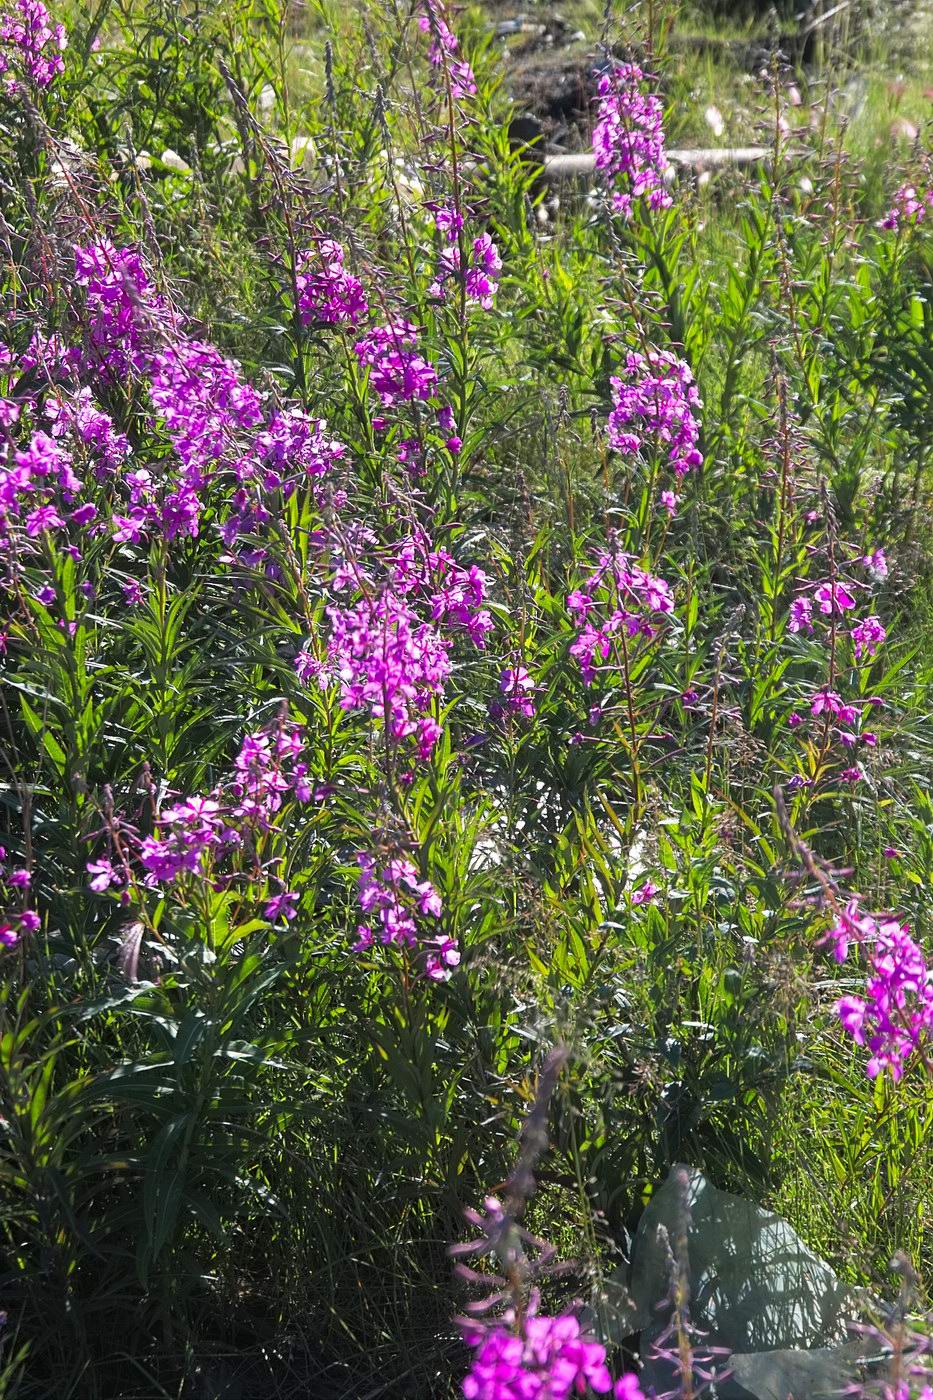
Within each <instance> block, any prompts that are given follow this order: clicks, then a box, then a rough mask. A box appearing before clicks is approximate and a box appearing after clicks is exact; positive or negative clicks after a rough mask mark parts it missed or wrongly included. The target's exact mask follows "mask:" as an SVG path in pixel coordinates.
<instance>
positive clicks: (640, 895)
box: [632, 880, 658, 905]
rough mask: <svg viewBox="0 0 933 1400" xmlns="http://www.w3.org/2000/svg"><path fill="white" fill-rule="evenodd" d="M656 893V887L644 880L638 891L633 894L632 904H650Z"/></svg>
mask: <svg viewBox="0 0 933 1400" xmlns="http://www.w3.org/2000/svg"><path fill="white" fill-rule="evenodd" d="M657 892H658V887H657V885H653V884H652V883H651V881H650V880H646V881H645V883H644V884H643V885H642V886H641V887H640V888H639V889H637V890H635V891H634V892H633V894H632V903H633V904H635V905H639V904H650V903H651V902H652V900H653V899H654V897H655V895H656V894H657Z"/></svg>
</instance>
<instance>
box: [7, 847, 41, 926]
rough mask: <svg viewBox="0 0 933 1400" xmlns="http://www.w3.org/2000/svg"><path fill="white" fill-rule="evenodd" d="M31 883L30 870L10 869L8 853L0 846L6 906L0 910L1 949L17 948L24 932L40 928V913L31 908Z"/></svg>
mask: <svg viewBox="0 0 933 1400" xmlns="http://www.w3.org/2000/svg"><path fill="white" fill-rule="evenodd" d="M31 885H32V876H31V874H30V873H29V871H28V870H25V869H22V868H19V869H8V867H7V853H6V851H5V850H4V848H3V846H0V890H2V891H3V899H4V905H5V906H6V907H5V908H4V909H3V910H2V911H0V949H3V948H15V947H16V945H17V944H18V943H19V941H20V939H21V938H22V936H23V934H24V933H35V932H36V931H37V930H38V928H39V915H38V914H37V913H36V911H35V910H34V909H30V908H29V902H28V901H29V890H30V887H31ZM14 906H15V907H14Z"/></svg>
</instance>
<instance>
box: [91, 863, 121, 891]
mask: <svg viewBox="0 0 933 1400" xmlns="http://www.w3.org/2000/svg"><path fill="white" fill-rule="evenodd" d="M86 868H87V872H88V874H89V875H90V876H91V879H90V880H89V881H88V884H89V885H90V887H91V889H92V890H96V892H97V893H98V894H103V892H104V891H105V890H109V888H110V886H111V885H118V884H120V876H119V875H118V874H117V872H116V870H114V868H113V866H112V865H111V863H110V861H109V860H89V861H88V863H87V867H86Z"/></svg>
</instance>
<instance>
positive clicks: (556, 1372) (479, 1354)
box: [463, 1311, 644, 1400]
mask: <svg viewBox="0 0 933 1400" xmlns="http://www.w3.org/2000/svg"><path fill="white" fill-rule="evenodd" d="M464 1332H465V1338H466V1341H467V1342H468V1343H469V1344H470V1345H471V1346H473V1347H475V1349H476V1352H475V1356H474V1358H473V1362H472V1364H471V1366H470V1370H469V1372H468V1373H467V1375H466V1377H465V1378H464V1381H463V1394H464V1397H465V1400H572V1397H574V1396H584V1395H586V1394H588V1393H589V1392H591V1391H592V1392H593V1393H595V1394H596V1395H608V1394H609V1393H610V1392H612V1394H613V1395H614V1396H615V1400H644V1396H643V1395H642V1391H641V1387H640V1386H639V1384H638V1378H637V1376H635V1375H633V1374H631V1373H630V1374H628V1375H625V1376H622V1377H621V1378H620V1379H619V1380H618V1381H617V1382H616V1383H615V1386H613V1382H612V1376H611V1375H610V1373H609V1369H608V1367H607V1365H606V1348H605V1347H604V1346H603V1345H602V1343H601V1342H598V1341H596V1340H595V1339H594V1338H592V1337H590V1336H588V1335H587V1334H586V1333H585V1332H584V1331H583V1329H582V1328H581V1326H580V1321H579V1319H578V1318H577V1317H576V1316H575V1314H573V1313H562V1314H561V1315H560V1316H559V1317H543V1316H541V1315H539V1314H537V1313H535V1312H534V1311H532V1312H531V1314H530V1315H529V1316H526V1318H525V1319H524V1322H523V1325H522V1329H521V1332H520V1333H516V1332H515V1331H512V1330H510V1329H509V1328H507V1327H506V1326H504V1325H502V1324H501V1323H500V1324H496V1325H494V1326H491V1327H478V1326H476V1325H471V1324H467V1326H466V1327H465V1328H464Z"/></svg>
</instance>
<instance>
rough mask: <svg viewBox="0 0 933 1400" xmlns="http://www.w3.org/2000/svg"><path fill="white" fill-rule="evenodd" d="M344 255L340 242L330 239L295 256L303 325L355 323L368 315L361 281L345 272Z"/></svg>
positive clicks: (299, 310) (296, 281) (299, 307)
mask: <svg viewBox="0 0 933 1400" xmlns="http://www.w3.org/2000/svg"><path fill="white" fill-rule="evenodd" d="M344 257H345V254H344V251H343V248H342V247H341V245H340V244H339V243H336V242H334V241H333V240H330V239H328V240H326V241H325V242H322V243H321V245H320V247H319V248H318V249H316V250H313V249H309V250H308V251H306V252H304V253H301V254H300V255H299V259H298V270H297V272H296V275H295V284H296V287H297V290H298V314H299V317H300V320H301V323H302V325H303V326H308V325H312V324H313V323H314V322H319V323H321V324H323V325H332V326H336V325H349V326H355V325H357V324H358V323H359V322H360V321H362V320H363V318H364V317H365V316H367V315H368V314H369V303H368V301H367V300H366V293H365V292H364V290H363V284H362V282H360V281H359V280H358V279H357V278H356V277H352V276H351V275H350V273H349V272H347V271H346V269H345V268H344V265H343V264H344Z"/></svg>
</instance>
